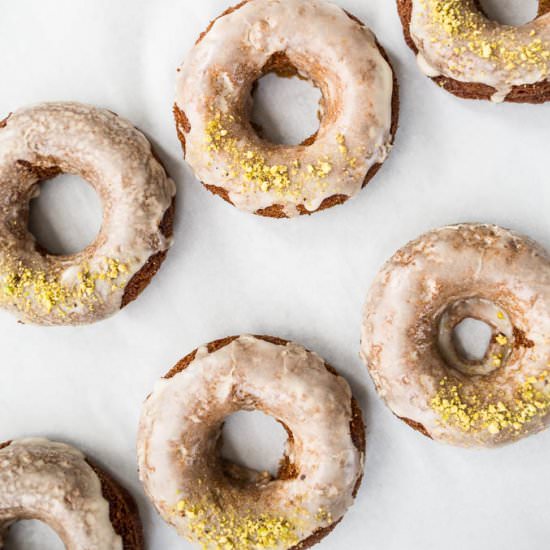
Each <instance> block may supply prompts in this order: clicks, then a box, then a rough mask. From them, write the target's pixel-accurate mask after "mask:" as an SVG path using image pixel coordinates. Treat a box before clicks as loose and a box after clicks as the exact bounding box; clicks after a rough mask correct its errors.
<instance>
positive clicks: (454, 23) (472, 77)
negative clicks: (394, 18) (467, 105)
mask: <svg viewBox="0 0 550 550" xmlns="http://www.w3.org/2000/svg"><path fill="white" fill-rule="evenodd" d="M397 5H398V10H399V14H400V16H401V21H402V23H403V29H404V33H405V38H406V40H407V43H408V44H409V46H410V47H411V48H412V50H413V51H414V52H415V53H416V54H417V60H418V65H419V67H420V69H421V70H422V71H423V72H424V73H425V74H426V75H427V76H429V77H431V78H432V79H433V80H434V81H435V82H437V83H438V84H439V85H440V86H441V87H442V88H444V89H445V90H447V91H449V92H451V93H453V94H455V95H457V96H459V97H463V98H467V99H491V100H492V101H494V102H501V101H511V102H517V103H543V102H545V101H549V100H550V13H547V12H549V11H550V3H549V2H547V1H546V0H539V16H538V18H536V19H535V20H534V21H531V22H529V23H527V24H525V25H522V26H518V27H514V26H510V25H502V24H500V23H497V22H496V21H492V20H490V19H489V18H487V17H486V16H485V14H484V13H483V11H482V9H481V6H480V4H479V0H397Z"/></svg>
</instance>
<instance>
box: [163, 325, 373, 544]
mask: <svg viewBox="0 0 550 550" xmlns="http://www.w3.org/2000/svg"><path fill="white" fill-rule="evenodd" d="M237 338H239V336H228V337H226V338H221V339H219V340H214V341H213V342H210V343H209V344H207V345H206V348H207V350H208V353H214V352H215V351H218V350H220V349H222V348H224V347H225V346H228V345H229V344H231V342H233V341H234V340H237ZM254 338H258V339H259V340H264V341H265V342H269V343H271V344H275V345H277V346H286V344H288V343H289V341H288V340H284V339H282V338H276V337H274V336H265V335H254ZM197 352H198V349H195V350H193V351H192V352H191V353H189V354H188V355H186V356H185V357H184V358H183V359H181V360H180V361H178V362H177V363H176V365H175V366H174V367H173V368H172V369H171V370H170V371H168V373H167V374H166V375H165V376H164V378H165V379H170V378H172V377H174V376H175V375H176V374H178V373H180V372H181V371H183V370H184V369H186V368H187V367H188V366H189V365H190V364H191V363H192V362H193V361H194V360H195V357H196V356H197ZM325 368H326V369H327V370H328V371H329V372H330V373H331V374H333V375H334V376H340V375H339V374H338V372H337V371H336V370H335V369H334V368H333V367H331V366H330V365H329V364H328V363H325ZM283 427H284V428H285V430H286V432H287V434H288V435H289V437H290V438H291V437H292V434H291V432H290V430H289V428H288V427H287V426H285V425H284V424H283ZM350 435H351V439H352V441H353V444H354V445H355V447H356V449H357V450H358V451H359V452H360V453H361V454H363V455H364V454H365V450H366V437H365V423H364V421H363V414H362V412H361V407H360V406H359V403H358V402H357V400H356V399H355V397H353V396H352V398H351V421H350ZM293 468H294V466H293V465H292V464H291V463H290V461H289V460H288V457H283V459H282V461H281V464H280V468H279V472H278V477H279V479H293V478H295V477H296V472H295V471H294V469H293ZM362 479H363V475H361V477H360V478H359V479H358V480H357V483H356V485H355V488H354V490H353V497H354V498H355V497H356V496H357V492H358V491H359V487H360V486H361V481H362ZM342 519H343V517H341V518H340V519H338V520H337V521H335V522H334V523H332V524H331V525H328V526H327V527H323V528H321V529H318V530H317V531H315V532H314V533H312V534H311V535H310V536H309V537H307V538H305V539H304V540H302V541H300V542H299V543H298V544H297V545H295V546H293V547H292V548H290V549H289V550H305V549H306V548H311V547H312V546H314V545H315V544H317V543H318V542H321V540H322V539H324V538H325V537H326V536H327V535H328V534H330V533H331V532H332V531H333V530H334V529H335V527H336V526H337V525H338V524H339V523H340V522H341V521H342Z"/></svg>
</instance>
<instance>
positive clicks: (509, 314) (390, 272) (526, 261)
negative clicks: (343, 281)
mask: <svg viewBox="0 0 550 550" xmlns="http://www.w3.org/2000/svg"><path fill="white" fill-rule="evenodd" d="M457 308H458V309H457ZM457 311H458V312H461V313H460V315H459V314H457ZM448 312H451V313H450V314H448ZM493 312H494V313H493ZM449 315H450V316H451V317H453V316H454V322H453V323H454V325H456V323H458V322H459V321H460V320H461V319H462V318H464V317H465V316H472V317H477V318H479V320H482V321H484V322H486V323H487V324H489V326H490V327H491V328H492V332H493V337H492V344H491V346H490V349H491V350H494V349H495V348H496V349H497V351H498V350H499V349H500V352H499V353H498V354H495V355H494V357H493V363H492V367H491V370H490V372H488V373H487V374H485V375H476V373H475V372H474V373H472V374H467V371H468V366H465V365H463V364H454V363H452V361H449V359H447V361H446V360H444V359H443V356H444V354H443V353H442V350H441V349H440V348H439V345H440V341H439V338H440V332H439V329H440V324H441V319H443V323H444V324H445V323H447V321H448V319H449V318H450V317H449ZM493 316H494V318H493ZM508 327H510V328H508ZM444 328H445V327H444ZM447 328H448V327H447ZM442 334H443V335H444V334H445V331H443V332H442ZM443 345H445V342H443ZM443 351H445V350H443ZM488 353H493V352H492V351H490V352H488ZM495 353H496V352H495ZM361 355H362V357H363V359H364V361H365V362H366V364H367V365H368V367H369V370H370V372H371V375H372V378H373V380H374V382H375V384H376V387H377V390H378V392H379V394H380V395H381V397H383V399H384V400H385V401H386V403H387V404H388V406H389V407H390V408H391V409H392V411H393V412H394V413H395V414H396V415H397V416H398V417H401V418H403V419H407V420H410V421H412V422H413V423H415V424H416V425H419V426H420V427H421V428H422V427H423V429H424V430H425V431H426V432H427V433H428V434H429V435H430V436H431V437H432V438H434V439H437V440H441V441H444V442H448V443H453V444H457V445H464V446H472V445H479V446H491V445H496V444H499V443H505V442H508V441H512V440H514V439H517V438H519V437H523V436H526V435H529V434H530V433H533V432H536V431H538V430H540V429H542V428H544V427H545V426H546V425H547V424H548V422H549V415H548V411H549V409H550V407H549V404H550V394H549V393H548V374H547V371H548V370H549V369H550V258H549V256H548V254H547V253H546V252H545V251H544V250H543V249H542V248H541V247H540V246H538V245H537V244H536V243H534V242H533V241H530V240H529V239H526V238H524V237H521V236H518V235H516V234H514V233H512V232H510V231H508V230H505V229H502V228H499V227H497V226H492V225H478V224H463V225H457V226H450V227H444V228H441V229H437V230H434V231H431V232H429V233H426V234H425V235H423V236H421V237H420V238H419V239H417V240H415V241H413V242H411V243H409V244H408V245H406V246H405V247H404V248H402V249H401V250H399V251H398V252H397V253H396V254H395V255H394V256H393V257H392V258H391V259H390V260H389V261H388V262H387V264H386V265H385V266H384V267H383V269H382V270H381V271H380V273H379V274H378V275H377V277H376V279H375V281H374V283H373V285H372V287H371V289H370V290H369V293H368V297H367V301H366V305H365V310H364V317H363V326H362V344H361ZM446 356H447V357H448V354H446ZM486 361H487V358H484V359H483V361H482V362H480V364H479V365H478V367H479V368H481V367H482V366H483V365H484V362H486ZM474 366H475V365H474ZM455 367H456V368H455ZM486 370H487V369H485V370H484V369H481V371H482V372H486Z"/></svg>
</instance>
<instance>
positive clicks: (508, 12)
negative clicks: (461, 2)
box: [480, 0, 539, 26]
mask: <svg viewBox="0 0 550 550" xmlns="http://www.w3.org/2000/svg"><path fill="white" fill-rule="evenodd" d="M480 4H481V7H482V9H483V11H484V13H485V14H486V15H487V17H489V19H492V20H493V21H497V22H498V23H502V24H505V25H514V26H520V25H524V24H525V23H528V22H529V21H533V19H535V18H536V17H537V11H538V8H539V2H538V0H480Z"/></svg>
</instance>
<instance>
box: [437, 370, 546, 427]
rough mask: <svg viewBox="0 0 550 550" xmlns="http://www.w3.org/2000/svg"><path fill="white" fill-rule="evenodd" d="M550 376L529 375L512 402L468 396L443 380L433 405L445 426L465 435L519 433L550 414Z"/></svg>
mask: <svg viewBox="0 0 550 550" xmlns="http://www.w3.org/2000/svg"><path fill="white" fill-rule="evenodd" d="M549 382H550V373H549V372H548V371H544V372H543V373H541V374H540V375H538V376H529V377H527V378H526V379H525V380H524V381H523V383H522V384H521V385H520V386H519V387H518V388H517V389H516V391H515V393H514V396H513V398H512V399H511V400H506V399H504V398H502V399H499V398H498V397H497V396H495V395H488V396H487V397H484V398H482V397H481V396H479V395H476V394H474V393H467V392H466V391H465V388H464V386H463V385H462V384H461V383H456V382H454V381H453V380H451V379H450V378H448V377H444V378H443V379H442V380H441V381H440V383H439V389H438V391H437V393H436V395H435V396H434V397H433V398H432V399H431V402H430V406H431V408H432V409H433V410H434V411H436V412H437V413H438V414H439V416H440V421H441V422H442V423H443V424H452V425H455V426H458V427H459V428H460V429H461V430H462V431H463V432H474V433H475V432H481V431H483V430H487V431H488V432H489V433H490V434H493V435H496V434H498V433H499V432H501V431H503V430H509V431H512V432H516V433H518V434H519V432H521V430H522V429H523V428H524V427H525V426H526V424H528V423H529V422H531V421H532V420H534V419H536V418H541V417H543V416H545V415H546V414H548V412H550V387H549Z"/></svg>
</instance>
